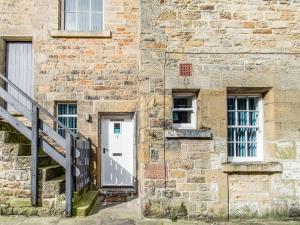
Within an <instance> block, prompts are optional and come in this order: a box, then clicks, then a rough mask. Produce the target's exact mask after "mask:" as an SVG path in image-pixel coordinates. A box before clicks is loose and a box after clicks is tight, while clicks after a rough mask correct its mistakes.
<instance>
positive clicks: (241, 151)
mask: <svg viewBox="0 0 300 225" xmlns="http://www.w3.org/2000/svg"><path fill="white" fill-rule="evenodd" d="M236 156H238V157H244V156H246V143H245V142H239V143H237V148H236Z"/></svg>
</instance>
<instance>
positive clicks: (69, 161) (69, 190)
mask: <svg viewBox="0 0 300 225" xmlns="http://www.w3.org/2000/svg"><path fill="white" fill-rule="evenodd" d="M66 142H67V144H66V216H67V217H72V209H73V202H72V198H73V173H72V168H73V155H72V146H73V142H72V137H71V135H70V134H69V133H67V132H66Z"/></svg>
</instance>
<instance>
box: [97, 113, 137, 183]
mask: <svg viewBox="0 0 300 225" xmlns="http://www.w3.org/2000/svg"><path fill="white" fill-rule="evenodd" d="M133 151H134V124H133V119H132V117H131V115H128V116H105V117H102V120H101V156H102V157H101V159H102V160H101V165H102V167H101V181H102V182H101V183H102V186H118V187H133V186H134V174H133V173H134V155H133Z"/></svg>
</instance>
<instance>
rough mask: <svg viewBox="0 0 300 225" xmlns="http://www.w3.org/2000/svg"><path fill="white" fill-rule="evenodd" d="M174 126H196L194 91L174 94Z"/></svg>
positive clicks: (190, 127)
mask: <svg viewBox="0 0 300 225" xmlns="http://www.w3.org/2000/svg"><path fill="white" fill-rule="evenodd" d="M173 127H174V128H178V129H180V128H181V129H185V128H186V129H195V128H196V95H195V94H193V93H187V94H184V93H175V94H173Z"/></svg>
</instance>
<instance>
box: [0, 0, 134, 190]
mask: <svg viewBox="0 0 300 225" xmlns="http://www.w3.org/2000/svg"><path fill="white" fill-rule="evenodd" d="M60 3H61V2H60V0H55V1H47V0H32V1H0V11H1V18H0V20H1V25H0V39H1V40H2V42H1V41H0V50H1V54H0V55H1V56H0V61H1V62H2V63H1V64H0V69H1V68H2V71H3V70H4V66H3V65H4V60H2V59H3V58H4V54H5V49H4V47H3V48H2V46H4V43H5V42H4V43H3V40H5V41H14V40H18V41H24V40H28V39H29V40H30V39H32V41H33V54H34V67H33V68H34V75H33V77H34V81H33V86H34V97H35V99H36V100H38V101H39V102H40V103H41V104H42V105H43V106H44V107H45V108H47V109H48V110H49V111H50V112H52V113H53V114H55V113H56V111H55V105H56V103H57V102H77V105H78V130H79V132H81V133H82V134H84V135H86V136H89V137H90V138H91V139H92V142H93V146H94V152H93V160H94V161H93V163H92V165H93V169H94V171H93V175H94V183H95V184H98V185H99V174H100V169H99V168H100V166H99V156H100V153H99V152H97V150H96V148H97V147H98V145H99V142H100V140H99V138H98V113H99V112H134V111H136V109H137V95H138V94H137V85H138V83H137V82H138V80H137V75H138V62H139V51H138V46H139V35H138V31H139V4H138V1H135V0H130V1H125V0H124V1H116V0H105V4H104V21H105V22H104V27H105V32H106V33H111V36H110V37H108V36H107V35H106V36H103V37H101V36H100V37H99V36H98V37H95V36H93V35H90V36H88V37H87V38H82V37H76V36H75V37H74V36H73V37H72V38H59V37H55V36H53V35H52V34H53V33H55V32H57V31H59V30H60V23H61V22H60V18H61V16H60V15H61V8H60V6H61V4H60ZM86 114H90V115H91V119H92V120H91V121H90V122H87V121H85V115H86ZM49 122H51V121H49Z"/></svg>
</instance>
